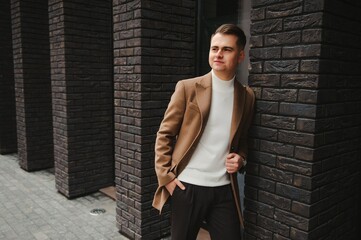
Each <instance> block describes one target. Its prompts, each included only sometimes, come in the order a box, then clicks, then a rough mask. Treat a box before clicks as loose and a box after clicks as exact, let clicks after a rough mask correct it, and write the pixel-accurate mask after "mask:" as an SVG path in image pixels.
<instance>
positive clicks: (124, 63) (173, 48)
mask: <svg viewBox="0 0 361 240" xmlns="http://www.w3.org/2000/svg"><path fill="white" fill-rule="evenodd" d="M113 20H114V86H115V92H114V94H115V116H114V119H115V161H116V186H117V226H118V228H119V230H120V232H122V233H123V234H125V235H127V236H129V237H130V238H131V239H157V238H159V237H160V236H162V235H166V234H168V233H169V208H168V207H165V209H164V212H163V214H162V216H159V213H158V211H156V210H154V209H153V208H152V206H151V203H152V199H153V194H154V192H155V189H156V186H157V180H156V177H155V172H154V140H155V133H156V132H157V130H158V128H159V124H160V121H161V119H162V117H163V114H164V111H165V107H166V105H167V104H168V101H169V98H170V95H171V93H172V92H173V91H174V86H175V83H176V82H177V80H179V79H182V78H185V77H190V76H192V75H193V74H194V71H195V69H194V55H195V53H194V42H195V26H194V24H195V1H188V0H184V1H169V0H158V1H113Z"/></svg>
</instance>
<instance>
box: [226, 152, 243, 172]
mask: <svg viewBox="0 0 361 240" xmlns="http://www.w3.org/2000/svg"><path fill="white" fill-rule="evenodd" d="M241 166H242V165H241V156H240V155H238V154H236V153H230V154H228V155H227V158H226V170H227V172H228V173H235V172H237V171H238V170H239V169H240V168H241Z"/></svg>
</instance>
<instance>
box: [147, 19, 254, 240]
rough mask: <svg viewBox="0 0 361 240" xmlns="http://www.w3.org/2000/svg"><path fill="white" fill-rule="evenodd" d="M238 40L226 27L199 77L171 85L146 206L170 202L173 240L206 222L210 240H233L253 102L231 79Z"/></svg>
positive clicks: (240, 54)
mask: <svg viewBox="0 0 361 240" xmlns="http://www.w3.org/2000/svg"><path fill="white" fill-rule="evenodd" d="M245 44H246V37H245V35H244V33H243V31H242V30H241V29H240V28H238V27H237V26H236V25H233V24H225V25H222V26H220V27H219V28H218V29H217V30H216V31H215V33H214V34H213V35H212V38H211V46H210V51H209V65H210V67H211V68H212V71H211V72H210V73H208V74H206V75H204V76H201V77H196V78H193V79H188V80H182V81H179V82H178V83H177V86H176V89H175V92H174V93H173V95H172V97H171V100H170V102H169V105H168V108H167V110H166V112H165V115H164V119H163V121H162V123H161V125H160V128H159V131H158V133H157V139H156V143H155V170H156V173H157V178H158V184H159V187H158V189H157V191H156V193H155V196H154V200H153V206H154V207H155V208H157V209H158V210H160V211H161V209H162V207H163V205H164V203H165V202H166V200H167V199H168V198H169V196H172V197H171V199H172V203H171V212H172V213H171V223H172V226H171V236H172V239H173V240H192V239H196V237H197V234H198V231H199V229H200V226H201V224H202V222H203V221H206V223H207V227H208V230H209V233H210V236H211V238H212V240H214V239H216V240H217V239H218V240H221V239H222V240H224V239H227V240H232V239H234V240H239V239H240V227H241V226H243V219H242V211H241V209H240V199H239V192H238V184H237V172H238V171H239V170H240V169H241V168H242V167H243V166H244V165H245V163H246V156H247V132H248V128H249V126H250V123H251V118H252V114H253V106H254V94H253V91H252V90H251V89H250V88H249V87H244V86H242V85H241V84H240V83H239V82H238V81H237V80H236V79H235V74H236V71H237V66H238V64H239V63H241V62H242V61H243V60H244V46H245Z"/></svg>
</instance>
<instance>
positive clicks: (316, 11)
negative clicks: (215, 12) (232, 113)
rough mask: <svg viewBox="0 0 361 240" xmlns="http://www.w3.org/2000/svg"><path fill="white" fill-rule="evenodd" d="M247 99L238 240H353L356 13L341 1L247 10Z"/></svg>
mask: <svg viewBox="0 0 361 240" xmlns="http://www.w3.org/2000/svg"><path fill="white" fill-rule="evenodd" d="M252 8H253V10H252V15H251V18H252V25H251V35H252V37H251V41H252V45H253V47H252V49H251V51H250V55H251V56H250V57H251V65H252V70H251V74H250V85H251V86H252V87H253V89H254V90H255V92H256V95H257V106H256V107H257V113H256V116H255V121H254V126H253V127H252V130H251V138H252V151H251V156H250V160H249V165H248V170H247V175H246V188H245V195H246V199H245V218H246V239H298V240H301V239H321V238H325V239H356V229H355V228H356V227H357V226H356V223H357V222H358V219H357V216H358V215H357V211H358V210H359V202H360V199H359V193H358V192H359V190H358V189H359V187H360V146H361V144H360V139H361V131H360V130H361V129H360V125H361V124H360V123H361V122H360V114H361V109H360V102H361V98H360V96H361V95H360V91H361V89H360V86H361V83H360V81H359V79H360V73H359V71H358V69H359V66H360V59H359V57H358V56H359V55H360V47H359V44H358V40H359V39H360V15H359V14H358V12H359V11H360V4H359V3H351V2H350V1H336V0H335V1H313V0H303V1H287V2H284V1H277V0H272V1H262V0H259V1H252Z"/></svg>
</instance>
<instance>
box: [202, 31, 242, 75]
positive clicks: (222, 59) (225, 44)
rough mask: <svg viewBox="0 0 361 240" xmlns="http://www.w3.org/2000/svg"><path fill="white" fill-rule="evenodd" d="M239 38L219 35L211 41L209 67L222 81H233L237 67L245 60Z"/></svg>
mask: <svg viewBox="0 0 361 240" xmlns="http://www.w3.org/2000/svg"><path fill="white" fill-rule="evenodd" d="M236 42H237V37H236V36H234V35H226V34H221V33H217V34H215V35H214V36H213V38H212V39H211V47H210V49H209V58H208V61H209V65H210V66H211V68H212V69H213V71H214V72H215V74H216V75H217V76H218V77H219V78H221V79H222V80H229V79H231V78H232V77H233V76H234V75H235V73H236V71H237V66H238V64H239V63H241V62H242V61H243V60H244V51H243V50H242V49H240V48H239V47H238V46H237V44H236Z"/></svg>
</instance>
